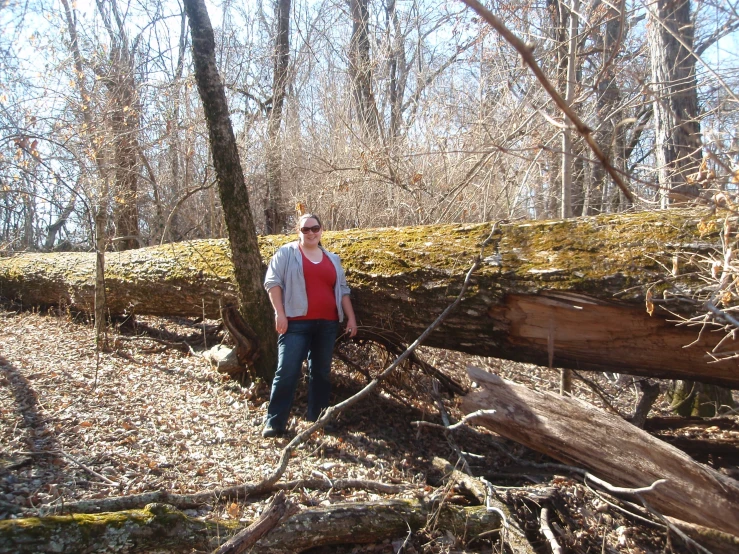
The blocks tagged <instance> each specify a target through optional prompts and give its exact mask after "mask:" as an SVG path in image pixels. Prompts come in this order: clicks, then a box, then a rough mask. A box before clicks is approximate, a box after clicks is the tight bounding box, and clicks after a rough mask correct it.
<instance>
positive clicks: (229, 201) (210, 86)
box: [184, 0, 277, 381]
mask: <svg viewBox="0 0 739 554" xmlns="http://www.w3.org/2000/svg"><path fill="white" fill-rule="evenodd" d="M184 4H185V12H186V13H187V17H188V21H189V24H190V33H191V35H192V51H193V60H194V63H195V79H196V81H197V84H198V91H199V92H200V98H201V100H202V102H203V110H204V111H205V119H206V121H207V123H208V134H209V137H210V144H211V155H212V156H213V166H214V167H215V171H216V178H217V181H218V191H219V194H220V197H221V204H222V205H223V214H224V218H225V220H226V227H227V228H228V237H229V244H230V246H231V256H232V259H233V265H234V272H235V276H236V283H237V285H238V288H239V303H240V306H239V311H240V313H241V315H242V317H243V318H244V320H246V321H248V322H249V324H250V325H251V327H252V329H253V331H254V333H255V335H256V336H257V337H258V339H257V340H258V341H259V344H257V345H256V352H255V353H254V354H253V364H252V365H253V369H254V371H255V374H256V376H257V377H260V378H262V379H264V380H266V381H271V380H272V377H273V376H274V372H275V365H276V363H277V335H276V331H275V324H274V319H273V315H272V307H271V305H270V302H269V298H268V296H267V292H266V291H265V290H264V288H263V287H262V279H263V276H264V271H263V266H262V258H261V256H260V253H259V245H258V243H257V233H256V228H255V226H254V220H253V218H252V214H251V209H250V207H249V194H248V192H247V190H246V184H245V183H244V173H243V170H242V168H241V162H240V160H239V152H238V149H237V147H236V137H235V136H234V132H233V128H232V126H231V120H230V118H229V112H228V103H227V102H226V94H225V91H224V88H223V83H222V82H221V78H220V76H219V74H218V68H217V67H216V59H215V39H214V36H213V28H212V27H211V24H210V18H209V17H208V11H207V10H206V8H205V3H204V1H203V0H185V3H184Z"/></svg>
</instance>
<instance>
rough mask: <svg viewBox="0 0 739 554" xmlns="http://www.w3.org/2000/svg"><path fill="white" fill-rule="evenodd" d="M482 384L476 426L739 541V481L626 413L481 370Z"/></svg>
mask: <svg viewBox="0 0 739 554" xmlns="http://www.w3.org/2000/svg"><path fill="white" fill-rule="evenodd" d="M468 371H469V375H470V378H471V379H473V380H474V381H475V382H477V383H478V384H479V385H480V387H479V388H478V389H476V390H473V392H471V393H470V394H468V395H467V396H466V397H464V398H463V400H462V410H463V411H464V412H465V413H468V414H469V413H472V412H476V411H478V410H490V409H494V410H495V412H494V413H487V414H485V415H481V416H478V417H475V418H474V419H473V420H472V422H474V423H477V424H480V425H484V426H485V427H487V428H489V429H491V430H493V431H495V432H496V433H499V434H500V435H503V436H504V437H507V438H509V439H511V440H514V441H516V442H519V443H521V444H523V445H525V446H527V447H529V448H531V449H534V450H537V451H539V452H542V453H544V454H546V455H548V456H551V457H553V458H555V459H557V460H560V461H562V462H564V463H566V464H570V465H574V466H576V467H579V468H586V469H587V470H588V471H590V472H591V473H592V474H593V475H595V476H596V477H598V478H600V479H603V480H605V481H607V482H608V483H610V484H611V485H614V486H616V487H628V488H640V487H648V486H650V485H651V484H653V483H654V482H655V481H657V480H659V479H666V480H667V481H666V482H663V483H661V484H658V485H656V486H654V487H653V488H652V490H649V491H646V492H642V493H641V497H642V498H643V499H644V500H645V501H646V502H647V503H648V504H649V506H651V508H653V509H654V510H656V511H657V512H659V513H661V514H663V515H666V516H670V517H674V518H677V519H681V520H684V521H687V522H689V523H694V524H697V525H703V526H706V527H710V528H713V529H717V530H719V531H723V532H725V533H729V534H732V535H736V536H739V482H737V481H735V480H734V479H731V478H729V477H727V476H725V475H723V474H721V473H719V472H718V471H715V470H713V469H711V468H709V467H708V466H705V465H703V464H699V463H697V462H695V461H693V460H692V459H691V458H690V457H689V456H688V455H687V454H685V453H683V452H681V451H680V450H678V449H677V448H675V447H673V446H670V445H668V444H666V443H664V442H662V441H661V440H659V439H656V438H654V437H652V436H651V435H649V433H647V432H645V431H642V430H641V429H638V428H636V427H635V426H633V425H631V424H630V423H628V422H626V421H624V420H623V419H621V418H620V417H618V416H614V415H612V414H607V413H605V412H602V411H600V410H598V409H597V408H595V407H593V406H592V405H590V404H587V403H585V402H583V401H580V400H577V399H568V398H563V397H560V396H557V395H555V394H552V393H545V392H536V391H532V390H530V389H527V388H526V387H524V386H523V385H517V384H515V383H512V382H509V381H505V380H503V379H501V378H500V377H498V376H496V375H493V374H491V373H486V372H485V371H483V370H481V369H477V368H473V367H470V368H469V370H468Z"/></svg>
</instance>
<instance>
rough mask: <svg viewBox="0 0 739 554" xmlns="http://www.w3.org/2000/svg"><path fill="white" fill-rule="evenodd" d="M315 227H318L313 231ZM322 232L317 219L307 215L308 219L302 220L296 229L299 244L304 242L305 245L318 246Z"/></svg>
mask: <svg viewBox="0 0 739 554" xmlns="http://www.w3.org/2000/svg"><path fill="white" fill-rule="evenodd" d="M316 227H318V230H317V231H314V229H315V228H316ZM322 233H323V229H321V226H320V224H319V223H318V221H317V220H316V219H315V218H313V217H309V218H308V219H305V220H303V222H302V224H301V225H300V230H299V231H298V235H299V236H300V244H304V245H306V246H318V243H319V241H320V240H321V234H322Z"/></svg>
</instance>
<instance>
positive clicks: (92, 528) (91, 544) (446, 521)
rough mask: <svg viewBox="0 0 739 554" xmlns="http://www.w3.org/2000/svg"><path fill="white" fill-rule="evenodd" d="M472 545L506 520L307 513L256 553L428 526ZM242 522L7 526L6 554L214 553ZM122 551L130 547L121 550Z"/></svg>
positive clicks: (349, 509)
mask: <svg viewBox="0 0 739 554" xmlns="http://www.w3.org/2000/svg"><path fill="white" fill-rule="evenodd" d="M437 511H438V520H436V525H437V526H438V528H440V529H444V530H449V531H451V532H452V533H454V534H455V535H456V536H459V537H465V540H469V539H471V538H473V537H476V536H477V535H479V534H481V533H484V532H489V531H491V530H494V529H498V528H500V527H501V524H502V521H501V518H500V515H499V514H498V513H496V512H487V511H486V509H485V507H484V506H480V507H474V508H460V507H458V506H453V505H450V504H444V505H443V506H441V507H439V506H436V505H431V504H426V503H424V502H421V501H418V500H396V501H384V502H373V503H366V504H356V503H351V504H334V505H332V506H328V507H325V508H311V509H306V510H303V511H301V512H299V513H297V514H295V515H293V516H291V517H289V518H287V519H286V520H285V521H283V522H282V523H281V524H280V525H278V526H277V527H276V528H275V529H273V530H272V531H271V532H270V533H269V534H267V536H266V537H264V538H262V539H261V540H260V541H259V542H257V543H256V545H255V546H254V549H253V551H254V552H259V553H260V554H270V553H277V552H279V553H284V552H302V551H303V550H306V549H308V548H313V547H317V546H326V545H336V544H363V543H370V542H382V541H383V540H385V539H394V538H401V537H405V536H407V534H408V531H409V529H410V530H411V531H418V530H419V529H422V528H424V527H425V526H426V524H427V521H428V518H429V517H430V516H431V515H432V514H433V515H434V517H437ZM237 524H238V523H237V522H236V521H233V520H230V521H223V520H221V521H211V520H203V519H200V518H190V517H188V516H186V515H185V514H183V513H182V512H180V511H177V510H174V509H173V508H172V507H171V506H168V505H166V504H149V505H148V506H147V507H146V508H145V509H144V510H130V511H125V512H109V513H104V514H95V515H84V516H80V515H69V516H50V517H44V518H29V519H15V520H5V521H2V522H0V552H8V553H11V552H12V553H13V554H25V553H29V554H30V553H36V552H123V551H125V552H152V551H154V550H156V551H157V552H192V550H193V549H198V550H208V551H211V550H213V548H215V547H216V546H218V544H219V543H220V542H224V541H225V539H227V538H228V536H229V535H231V534H233V533H234V531H236V530H237V529H236V526H237ZM121 545H123V546H121Z"/></svg>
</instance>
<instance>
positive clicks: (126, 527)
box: [0, 504, 238, 554]
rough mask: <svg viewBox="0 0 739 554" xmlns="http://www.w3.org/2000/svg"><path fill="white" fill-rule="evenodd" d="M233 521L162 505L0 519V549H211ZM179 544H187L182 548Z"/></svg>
mask: <svg viewBox="0 0 739 554" xmlns="http://www.w3.org/2000/svg"><path fill="white" fill-rule="evenodd" d="M237 525H238V523H237V522H235V521H207V520H201V519H198V518H191V517H188V516H187V515H185V514H183V513H182V512H180V511H177V510H175V509H174V508H172V507H171V506H168V505H166V504H150V505H148V506H146V507H145V508H144V509H143V510H126V511H121V512H112V513H111V512H108V513H102V514H94V515H77V514H72V515H64V516H47V517H41V518H24V519H6V520H3V521H0V553H4V554H36V553H38V552H117V551H121V550H122V549H123V548H124V547H125V548H126V551H127V552H151V551H153V550H156V551H158V552H160V551H163V552H183V551H187V552H189V551H190V549H193V548H194V549H198V550H208V551H211V550H213V548H215V547H217V546H218V544H220V543H221V542H223V537H224V536H228V535H230V534H232V533H233V532H234V530H235V529H236V527H237ZM184 547H188V549H187V550H185V548H184Z"/></svg>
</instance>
